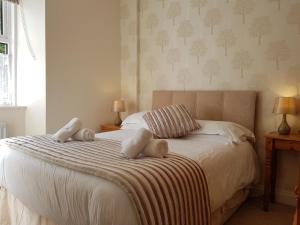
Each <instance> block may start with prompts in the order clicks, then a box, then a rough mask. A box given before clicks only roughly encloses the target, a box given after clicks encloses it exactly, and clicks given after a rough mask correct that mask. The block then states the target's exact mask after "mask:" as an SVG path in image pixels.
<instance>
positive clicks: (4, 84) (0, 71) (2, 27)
mask: <svg viewBox="0 0 300 225" xmlns="http://www.w3.org/2000/svg"><path fill="white" fill-rule="evenodd" d="M14 9H15V6H14V4H12V3H9V2H7V1H4V0H0V105H2V106H3V105H4V106H11V105H15V103H16V100H15V96H16V94H15V88H16V87H15V86H16V85H15V84H16V81H15V66H14V63H15V60H14V59H15V44H14V33H15V32H14V31H15V19H14V15H15V13H14Z"/></svg>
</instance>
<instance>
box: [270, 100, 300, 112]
mask: <svg viewBox="0 0 300 225" xmlns="http://www.w3.org/2000/svg"><path fill="white" fill-rule="evenodd" d="M273 113H277V114H296V99H295V98H293V97H278V98H276V100H275V104H274V108H273Z"/></svg>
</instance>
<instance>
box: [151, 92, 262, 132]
mask: <svg viewBox="0 0 300 225" xmlns="http://www.w3.org/2000/svg"><path fill="white" fill-rule="evenodd" d="M256 96H257V93H256V92H254V91H154V92H153V100H152V101H153V102H152V108H153V109H156V108H159V107H162V106H166V105H172V104H184V105H185V106H186V107H187V108H188V109H189V111H190V112H191V114H192V116H193V117H194V118H196V119H199V120H220V121H231V122H236V123H239V124H241V125H243V126H245V127H247V128H248V129H250V130H252V131H254V128H255V106H256Z"/></svg>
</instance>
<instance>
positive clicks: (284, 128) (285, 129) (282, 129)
mask: <svg viewBox="0 0 300 225" xmlns="http://www.w3.org/2000/svg"><path fill="white" fill-rule="evenodd" d="M278 133H279V134H281V135H289V134H290V133H291V128H290V126H289V125H288V123H287V121H286V114H283V115H282V121H281V124H280V125H279V127H278Z"/></svg>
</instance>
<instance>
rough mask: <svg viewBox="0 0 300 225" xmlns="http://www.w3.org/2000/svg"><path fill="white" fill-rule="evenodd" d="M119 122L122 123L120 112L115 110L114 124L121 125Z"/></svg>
mask: <svg viewBox="0 0 300 225" xmlns="http://www.w3.org/2000/svg"><path fill="white" fill-rule="evenodd" d="M121 124H122V120H121V116H120V113H119V112H117V116H116V119H115V122H114V125H115V126H118V127H119V126H121Z"/></svg>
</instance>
